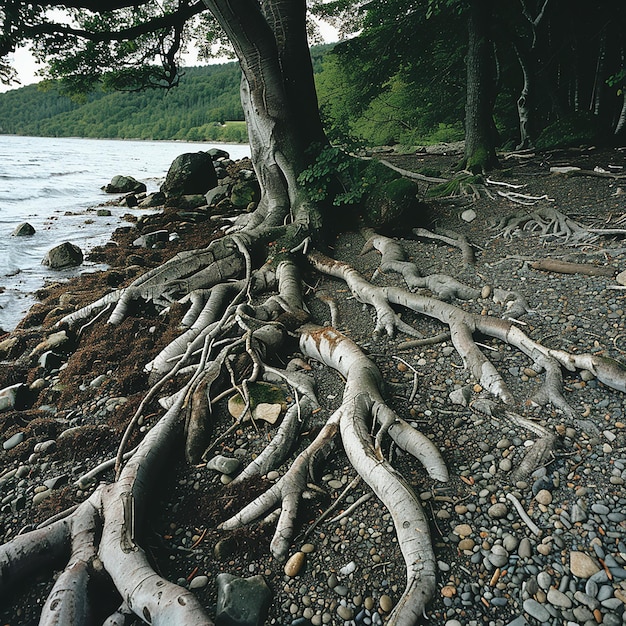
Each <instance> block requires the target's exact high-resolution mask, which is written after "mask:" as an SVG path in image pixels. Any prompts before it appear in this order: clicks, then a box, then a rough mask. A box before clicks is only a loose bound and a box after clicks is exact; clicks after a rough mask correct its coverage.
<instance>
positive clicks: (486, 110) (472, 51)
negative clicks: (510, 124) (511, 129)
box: [464, 0, 497, 173]
mask: <svg viewBox="0 0 626 626" xmlns="http://www.w3.org/2000/svg"><path fill="white" fill-rule="evenodd" d="M491 11H492V3H491V0H472V2H471V5H470V11H469V19H468V50H467V100H466V106H465V160H464V166H465V168H466V169H468V170H470V171H472V172H476V173H478V172H482V171H485V170H488V169H490V168H491V167H493V166H495V165H496V164H497V159H496V151H495V138H494V135H493V117H492V114H493V102H494V98H493V96H492V94H493V89H494V84H493V76H492V69H491V66H492V61H493V59H492V45H491V42H490V37H489V25H490V21H491Z"/></svg>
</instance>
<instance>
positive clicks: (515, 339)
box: [308, 252, 626, 404]
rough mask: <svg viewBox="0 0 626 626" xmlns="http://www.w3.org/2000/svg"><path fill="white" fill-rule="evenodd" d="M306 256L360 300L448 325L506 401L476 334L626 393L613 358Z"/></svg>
mask: <svg viewBox="0 0 626 626" xmlns="http://www.w3.org/2000/svg"><path fill="white" fill-rule="evenodd" d="M308 259H309V261H310V262H311V263H312V264H313V265H314V266H315V267H316V269H318V270H319V271H322V272H324V273H326V274H329V275H331V276H336V277H337V278H341V279H342V280H344V281H345V282H346V284H347V285H348V287H349V289H350V290H351V291H352V293H353V295H354V296H355V298H356V299H357V300H359V301H360V302H365V303H368V304H371V305H372V306H374V307H378V306H380V302H381V301H382V300H386V302H387V303H388V304H394V305H400V306H403V307H406V308H408V309H411V310H412V311H415V312H416V313H421V314H424V315H427V316H429V317H432V318H435V319H438V320H439V321H440V322H442V323H444V324H446V325H447V326H448V327H449V328H450V333H451V339H452V343H453V345H454V347H455V348H456V350H457V352H458V353H459V354H460V355H461V358H462V359H463V363H464V365H465V367H466V368H467V369H468V370H469V371H470V372H471V373H472V375H473V376H474V377H475V378H476V380H478V382H480V384H481V385H482V386H483V387H484V388H485V389H487V390H488V391H490V392H491V393H492V394H493V395H495V396H496V397H498V398H500V399H501V400H502V401H503V402H504V403H505V404H513V403H514V398H513V395H512V393H511V392H510V390H509V389H508V386H507V385H506V383H505V381H504V379H503V378H502V376H501V375H500V374H499V372H498V371H497V370H496V368H495V367H494V366H493V364H491V362H490V361H489V360H488V359H487V357H485V355H484V354H483V353H482V352H481V351H480V350H479V348H478V346H477V345H476V343H475V341H474V339H473V333H475V332H479V333H482V334H483V335H486V336H489V337H494V338H496V339H500V340H501V341H504V342H506V343H508V344H510V345H513V346H515V347H517V348H518V349H519V350H520V351H522V352H523V353H524V354H526V355H527V356H528V357H530V358H531V359H532V360H533V361H535V362H536V361H537V359H538V356H539V355H544V356H548V357H552V358H553V359H555V360H556V361H558V362H559V363H560V364H561V365H562V366H563V367H565V368H566V369H568V370H570V371H574V370H576V369H587V370H589V371H591V372H592V373H593V374H594V375H595V376H596V377H597V378H598V380H600V381H601V382H603V383H604V384H606V385H608V386H609V387H611V388H613V389H616V390H618V391H622V392H626V366H624V365H623V364H622V363H620V362H618V361H615V360H614V359H611V358H609V357H604V356H600V355H596V354H589V353H586V354H572V353H569V352H566V351H564V350H553V349H550V348H546V347H545V346H543V345H541V344H540V343H538V342H536V341H534V340H532V339H531V338H530V337H528V335H526V334H525V333H524V332H523V331H522V330H520V329H519V328H518V327H517V326H515V324H514V323H513V322H512V321H509V320H504V319H501V318H496V317H493V316H488V315H476V314H474V313H470V312H468V311H464V310H463V309H460V308H458V307H456V306H454V305H452V304H449V303H447V302H442V301H440V300H437V299H435V298H432V297H427V296H422V295H418V294H414V293H411V292H409V291H407V290H406V289H401V288H398V287H374V286H373V285H372V284H371V283H369V282H368V281H367V280H365V278H363V277H362V276H361V275H360V274H359V273H358V272H357V271H356V270H355V269H354V268H352V267H351V266H349V265H347V264H345V263H342V262H339V261H336V260H334V259H329V258H328V257H325V256H324V255H322V254H320V253H318V252H312V253H309V255H308Z"/></svg>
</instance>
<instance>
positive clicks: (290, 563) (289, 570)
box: [284, 552, 306, 578]
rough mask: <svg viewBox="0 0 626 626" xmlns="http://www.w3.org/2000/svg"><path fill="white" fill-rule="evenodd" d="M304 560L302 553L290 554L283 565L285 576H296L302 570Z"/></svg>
mask: <svg viewBox="0 0 626 626" xmlns="http://www.w3.org/2000/svg"><path fill="white" fill-rule="evenodd" d="M305 560H306V555H305V554H304V552H296V553H295V554H292V555H291V556H290V557H289V559H288V560H287V562H286V563H285V568H284V572H285V574H286V575H287V576H290V577H291V578H293V577H294V576H297V575H298V574H299V572H300V570H301V569H302V566H303V565H304V561H305Z"/></svg>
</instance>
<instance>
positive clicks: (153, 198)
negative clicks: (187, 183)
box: [139, 191, 165, 209]
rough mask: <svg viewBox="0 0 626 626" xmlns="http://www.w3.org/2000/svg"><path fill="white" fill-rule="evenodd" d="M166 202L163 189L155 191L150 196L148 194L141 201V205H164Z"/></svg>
mask: <svg viewBox="0 0 626 626" xmlns="http://www.w3.org/2000/svg"><path fill="white" fill-rule="evenodd" d="M164 204H165V194H164V193H163V192H161V191H155V192H154V193H151V194H150V195H149V196H146V197H145V198H144V199H143V200H142V201H141V202H140V203H139V207H140V208H142V209H144V208H151V207H155V206H163V205H164Z"/></svg>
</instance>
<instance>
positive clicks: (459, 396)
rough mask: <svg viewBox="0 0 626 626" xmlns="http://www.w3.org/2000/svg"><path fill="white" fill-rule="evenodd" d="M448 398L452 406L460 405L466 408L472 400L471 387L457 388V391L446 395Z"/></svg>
mask: <svg viewBox="0 0 626 626" xmlns="http://www.w3.org/2000/svg"><path fill="white" fill-rule="evenodd" d="M448 398H450V401H451V402H452V403H454V404H460V405H461V406H468V405H469V403H470V400H471V398H472V387H471V385H465V386H464V387H459V388H458V389H455V390H454V391H451V392H450V393H449V394H448Z"/></svg>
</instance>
